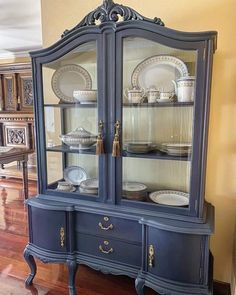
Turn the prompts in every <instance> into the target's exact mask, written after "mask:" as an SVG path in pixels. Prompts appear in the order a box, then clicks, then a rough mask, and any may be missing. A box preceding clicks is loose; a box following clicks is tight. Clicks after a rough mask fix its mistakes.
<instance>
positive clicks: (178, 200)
mask: <svg viewBox="0 0 236 295" xmlns="http://www.w3.org/2000/svg"><path fill="white" fill-rule="evenodd" d="M149 198H150V199H151V200H152V201H153V202H154V203H157V204H160V205H166V206H175V207H182V206H188V205H189V194H188V193H184V192H180V191H172V190H162V191H156V192H153V193H151V194H150V195H149Z"/></svg>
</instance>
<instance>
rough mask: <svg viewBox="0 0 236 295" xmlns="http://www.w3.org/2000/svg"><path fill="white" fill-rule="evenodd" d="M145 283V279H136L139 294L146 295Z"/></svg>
mask: <svg viewBox="0 0 236 295" xmlns="http://www.w3.org/2000/svg"><path fill="white" fill-rule="evenodd" d="M144 284H145V281H144V280H142V279H139V278H137V279H136V280H135V289H136V292H137V294H138V295H144V290H143V289H144Z"/></svg>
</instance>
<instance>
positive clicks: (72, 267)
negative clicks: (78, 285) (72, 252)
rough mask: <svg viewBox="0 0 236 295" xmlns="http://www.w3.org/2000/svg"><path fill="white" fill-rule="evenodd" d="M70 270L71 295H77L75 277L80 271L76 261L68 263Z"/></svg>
mask: <svg viewBox="0 0 236 295" xmlns="http://www.w3.org/2000/svg"><path fill="white" fill-rule="evenodd" d="M67 265H68V270H69V285H68V287H69V291H70V295H76V289H75V276H76V272H77V269H78V265H77V263H76V262H75V261H69V262H67Z"/></svg>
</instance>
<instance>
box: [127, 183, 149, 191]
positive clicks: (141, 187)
mask: <svg viewBox="0 0 236 295" xmlns="http://www.w3.org/2000/svg"><path fill="white" fill-rule="evenodd" d="M123 190H124V191H126V192H142V191H145V190H147V187H146V185H145V184H142V183H138V182H125V183H123Z"/></svg>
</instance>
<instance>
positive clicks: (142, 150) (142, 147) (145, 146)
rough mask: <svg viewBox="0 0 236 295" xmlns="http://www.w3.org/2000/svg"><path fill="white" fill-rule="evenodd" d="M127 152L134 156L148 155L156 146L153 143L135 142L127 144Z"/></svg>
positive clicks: (125, 145)
mask: <svg viewBox="0 0 236 295" xmlns="http://www.w3.org/2000/svg"><path fill="white" fill-rule="evenodd" d="M124 147H125V150H126V151H127V152H128V153H134V154H146V153H148V152H151V151H153V150H155V149H156V147H157V146H156V145H155V144H153V143H152V142H146V141H134V142H126V143H125V144H124Z"/></svg>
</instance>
